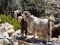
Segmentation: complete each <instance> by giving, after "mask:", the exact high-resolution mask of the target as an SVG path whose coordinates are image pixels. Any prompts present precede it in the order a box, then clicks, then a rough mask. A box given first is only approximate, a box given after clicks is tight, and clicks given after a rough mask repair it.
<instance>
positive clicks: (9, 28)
mask: <svg viewBox="0 0 60 45" xmlns="http://www.w3.org/2000/svg"><path fill="white" fill-rule="evenodd" d="M1 25H2V27H3V28H5V30H6V31H7V33H13V32H14V26H13V25H11V24H9V23H4V24H1Z"/></svg>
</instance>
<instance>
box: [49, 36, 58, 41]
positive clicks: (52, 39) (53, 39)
mask: <svg viewBox="0 0 60 45" xmlns="http://www.w3.org/2000/svg"><path fill="white" fill-rule="evenodd" d="M50 40H51V41H58V38H55V37H54V38H51V39H50Z"/></svg>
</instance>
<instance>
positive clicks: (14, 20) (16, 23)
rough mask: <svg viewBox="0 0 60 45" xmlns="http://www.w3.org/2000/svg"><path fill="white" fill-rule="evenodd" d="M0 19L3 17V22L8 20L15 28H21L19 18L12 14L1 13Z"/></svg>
mask: <svg viewBox="0 0 60 45" xmlns="http://www.w3.org/2000/svg"><path fill="white" fill-rule="evenodd" d="M0 19H1V23H5V22H8V23H10V24H11V25H13V26H14V29H15V30H17V29H20V25H19V23H18V21H17V19H15V18H12V17H11V16H10V15H2V14H0Z"/></svg>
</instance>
